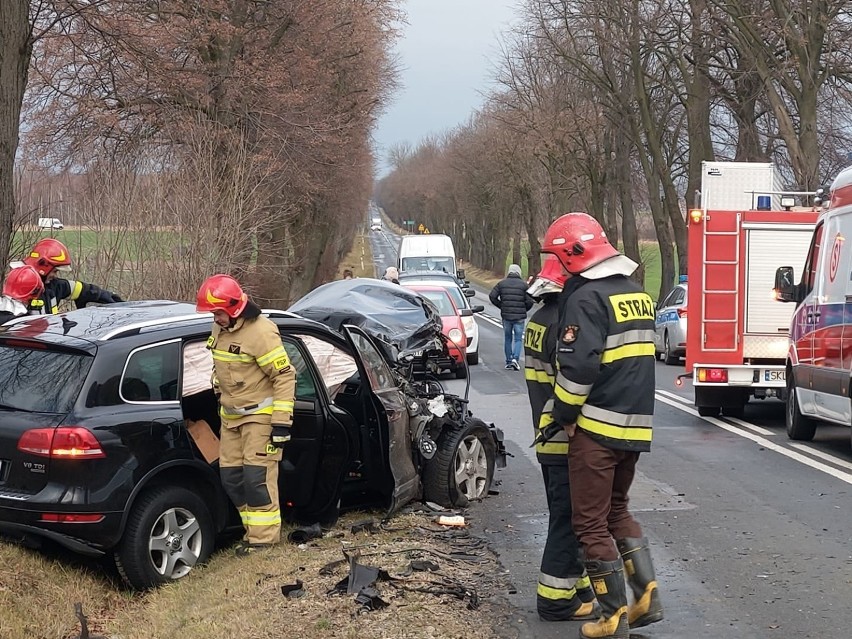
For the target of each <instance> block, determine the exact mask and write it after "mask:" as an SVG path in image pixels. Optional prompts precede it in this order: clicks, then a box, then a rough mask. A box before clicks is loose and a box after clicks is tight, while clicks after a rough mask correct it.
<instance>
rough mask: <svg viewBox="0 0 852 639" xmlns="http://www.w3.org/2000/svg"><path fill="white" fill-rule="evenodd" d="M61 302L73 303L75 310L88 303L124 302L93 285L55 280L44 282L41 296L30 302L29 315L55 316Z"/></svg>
mask: <svg viewBox="0 0 852 639" xmlns="http://www.w3.org/2000/svg"><path fill="white" fill-rule="evenodd" d="M62 300H71V301H73V302H75V303H76V304H77V308H83V307H84V306H86V304H88V303H90V302H95V303H98V304H113V303H115V302H122V301H124V300H122V299H121V298H120V297H118V296H117V295H116V294H115V293H110V292H109V291H106V290H104V289H102V288H100V287H99V286H95V285H94V284H86V283H85V282H77V281H75V280H64V279H62V278H55V279H52V280H50V281H49V282H45V283H44V293H43V294H42V296H41V297H39V298H36V299H34V300H33V301H32V302H30V313H31V314H33V315H55V314H56V313H58V312H59V303H60V302H61V301H62Z"/></svg>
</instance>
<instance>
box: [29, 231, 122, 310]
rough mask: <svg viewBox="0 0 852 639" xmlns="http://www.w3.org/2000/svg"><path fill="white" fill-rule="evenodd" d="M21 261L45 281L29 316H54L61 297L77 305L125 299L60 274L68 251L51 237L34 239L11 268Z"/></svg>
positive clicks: (67, 266)
mask: <svg viewBox="0 0 852 639" xmlns="http://www.w3.org/2000/svg"><path fill="white" fill-rule="evenodd" d="M22 264H26V265H28V266H32V267H33V268H34V269H35V270H36V271H37V272H38V274H39V275H40V276H41V279H42V282H44V292H43V293H42V294H41V295H39V296H38V297H37V298H35V299H34V300H33V301H32V302H31V303H30V307H29V309H30V314H31V315H55V314H56V313H58V312H59V303H60V302H61V301H62V300H71V301H73V302H74V303H75V304H76V305H77V308H83V307H84V306H86V304H89V303H91V302H93V303H97V304H114V303H116V302H123V301H124V300H123V299H122V298H121V297H119V296H118V295H116V294H115V293H111V292H110V291H108V290H106V289H103V288H100V287H99V286H95V285H94V284H86V283H85V282H79V281H76V280H66V279H64V278H62V277H60V276H59V275H60V273H64V272H67V271H70V270H71V254H70V253H69V252H68V249H67V248H66V247H65V245H64V244H63V243H62V242H60V241H59V240H56V239H53V238H52V237H47V238H45V239H43V240H39V241H38V242H36V244H35V246H33V248H32V250H30V253H29V255H27V256H26V257H25V258H24V259H23V261H22V262H15V263H13V264H12V267H13V268H14V267H17V266H20V265H22Z"/></svg>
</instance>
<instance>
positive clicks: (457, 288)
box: [399, 271, 485, 366]
mask: <svg viewBox="0 0 852 639" xmlns="http://www.w3.org/2000/svg"><path fill="white" fill-rule="evenodd" d="M463 281H464V280H459V279H458V278H456V277H453V276H452V275H450V274H449V273H433V272H426V273H423V272H420V271H408V272H405V273H400V274H399V283H400V284H402V285H403V286H420V285H427V286H443V287H445V288H446V289H447V291H449V293H450V297H452V298H453V303H455V305H456V308H458V309H459V311H464V310H465V309H468V310H470V311H471V314H470V315H466V314H462V316H461V319H462V324H464V332H465V335H466V336H467V363H468V364H470V365H471V366H475V365H476V364H479V324H477V323H476V320H475V319H474V318H473V313H481V312H482V311H484V310H485V307H484V306H481V305H479V306H472V305H471V303H470V300H469V299H468V298H470V297H473V296H474V295H475V294H476V293H475V292H474V290H473V289H472V288H464V289H462V288H461V285H460V284H459V282H463ZM465 286H467V285H466V284H465Z"/></svg>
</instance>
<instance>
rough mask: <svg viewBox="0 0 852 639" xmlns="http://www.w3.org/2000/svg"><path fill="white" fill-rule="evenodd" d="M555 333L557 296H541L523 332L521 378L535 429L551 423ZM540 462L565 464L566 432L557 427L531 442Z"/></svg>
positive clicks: (557, 322) (554, 378) (552, 294)
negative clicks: (552, 433)
mask: <svg viewBox="0 0 852 639" xmlns="http://www.w3.org/2000/svg"><path fill="white" fill-rule="evenodd" d="M558 334H559V295H558V294H557V293H549V294H547V295H543V296H542V306H541V308H539V309H538V310H537V311H536V312H535V313H533V315H532V317H530V320H529V322H527V327H526V330H525V332H524V377H526V380H527V394H528V395H529V399H530V408H532V417H533V427H534V430H535V434H536V435H538V432H539V429H544V428H547V426H549V425H550V424H552V423H553V416H552V415H551V411H552V410H553V385H554V384H555V383H556V339H557V335H558ZM535 454H536V457H537V458H538V461H539V462H540V463H542V464H565V465H567V464H568V435H567V434H566V433H565V431H564V430H560V431H559V432H558V433H557V434H556V435H555V436H554V437H552V438H551V439H550V440H549V441H547V442H544V443H541V442H540V443H538V444H536V445H535Z"/></svg>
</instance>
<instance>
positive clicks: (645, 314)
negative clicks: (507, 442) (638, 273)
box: [553, 275, 655, 452]
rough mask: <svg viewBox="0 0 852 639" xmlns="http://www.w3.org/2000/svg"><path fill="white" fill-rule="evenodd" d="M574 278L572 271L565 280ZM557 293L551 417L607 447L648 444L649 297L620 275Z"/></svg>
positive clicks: (651, 410)
mask: <svg viewBox="0 0 852 639" xmlns="http://www.w3.org/2000/svg"><path fill="white" fill-rule="evenodd" d="M574 279H576V278H571V280H569V283H571V282H572V281H573V280H574ZM579 279H580V280H581V281H582V285H581V286H579V287H576V286H574V287H569V286H566V287H565V290H564V291H563V293H562V294H561V295H560V301H559V303H560V314H559V325H560V334H559V335H558V341H557V348H556V361H557V374H556V385H555V387H554V406H553V418H554V420H556V421H557V422H558V423H560V424H562V425H567V424H574V423H576V424H577V428H581V429H583V430H584V431H585V432H586V433H587V434H588V435H589V436H590V437H592V438H593V439H595V440H597V441H598V442H599V443H601V444H602V445H604V446H607V447H608V448H612V449H617V450H627V451H638V452H644V451H648V450H650V448H651V420H652V416H653V413H654V371H655V366H654V363H655V355H654V303H653V301H652V300H651V298H650V296H649V295H648V294H647V293H645V292H644V291H643V290H642V289H641V287H640V286H639V285H638V284H636V283H635V282H632V281H631V280H629V279H628V278H627V277H625V276H623V275H614V276H611V277H605V278H603V279H595V280H585V279H584V278H579Z"/></svg>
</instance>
